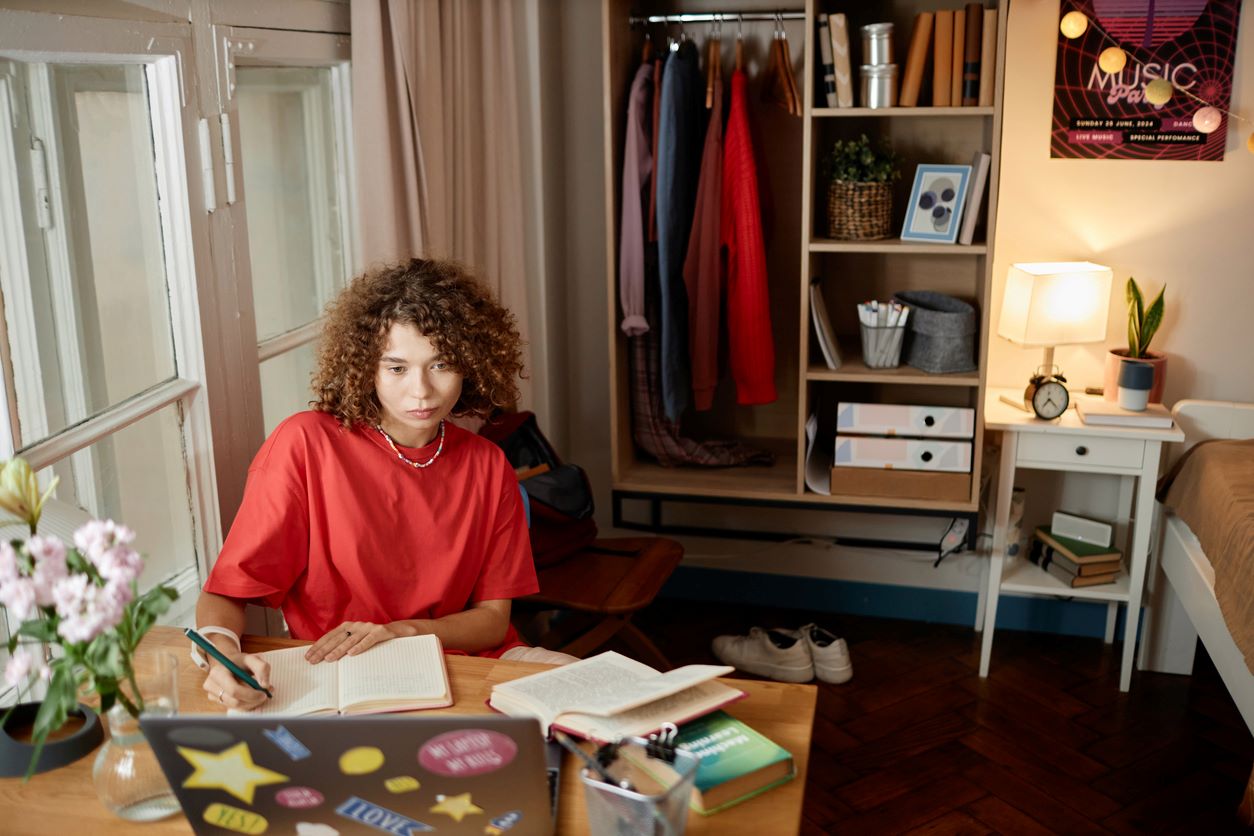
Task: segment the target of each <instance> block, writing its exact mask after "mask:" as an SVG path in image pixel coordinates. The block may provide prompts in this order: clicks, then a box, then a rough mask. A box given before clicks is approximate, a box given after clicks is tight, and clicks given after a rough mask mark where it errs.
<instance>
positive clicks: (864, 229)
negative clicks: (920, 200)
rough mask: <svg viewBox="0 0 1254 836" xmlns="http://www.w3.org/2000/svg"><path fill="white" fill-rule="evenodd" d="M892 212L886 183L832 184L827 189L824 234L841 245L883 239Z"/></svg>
mask: <svg viewBox="0 0 1254 836" xmlns="http://www.w3.org/2000/svg"><path fill="white" fill-rule="evenodd" d="M892 209H893V189H892V186H891V185H890V184H888V183H859V182H856V181H853V180H833V181H832V182H831V184H830V185H829V186H828V187H827V234H828V235H829V236H831V237H832V238H836V239H839V240H841V241H874V240H876V239H879V238H887V237H888V233H889V229H890V228H891V226H892Z"/></svg>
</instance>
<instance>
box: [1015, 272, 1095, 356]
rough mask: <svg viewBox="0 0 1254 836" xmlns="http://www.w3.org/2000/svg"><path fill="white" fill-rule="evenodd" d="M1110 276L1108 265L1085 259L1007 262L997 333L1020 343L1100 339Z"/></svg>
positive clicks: (1093, 341) (1045, 344)
mask: <svg viewBox="0 0 1254 836" xmlns="http://www.w3.org/2000/svg"><path fill="white" fill-rule="evenodd" d="M1111 278H1112V272H1111V269H1110V268H1109V267H1103V266H1102V265H1100V264H1093V263H1091V262H1088V261H1050V262H1040V263H1028V264H1012V265H1010V271H1009V273H1008V274H1007V276H1006V294H1005V296H1004V298H1003V299H1002V304H1001V319H1000V321H999V322H998V324H997V333H998V334H999V335H1001V336H1003V337H1005V338H1006V339H1008V340H1011V341H1012V342H1016V343H1019V344H1021V345H1036V346H1054V345H1065V344H1069V343H1095V342H1101V341H1103V340H1105V339H1106V314H1107V312H1108V311H1109V309H1110V282H1111Z"/></svg>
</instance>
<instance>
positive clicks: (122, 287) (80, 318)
mask: <svg viewBox="0 0 1254 836" xmlns="http://www.w3.org/2000/svg"><path fill="white" fill-rule="evenodd" d="M10 69H11V71H13V72H14V73H16V75H15V76H13V77H12V78H13V79H14V80H13V83H12V85H11V86H10V93H11V97H10V101H9V109H10V110H11V111H12V112H11V113H10V114H8V116H9V117H10V121H9V122H8V123H7V124H5V125H3V126H0V130H7V129H10V127H12V130H13V137H12V139H13V147H14V148H15V149H19V151H20V153H16V154H15V155H14V156H13V157H12V158H10V159H8V160H3V161H0V164H3V165H6V166H10V167H14V168H15V169H16V170H15V171H14V172H13V174H14V175H15V177H16V182H17V183H18V184H19V189H18V191H19V195H20V197H19V199H18V201H17V202H16V204H15V203H13V202H12V201H10V202H9V203H8V204H7V207H6V211H14V207H15V206H16V207H17V208H16V211H18V212H20V218H21V228H22V232H23V237H22V239H21V240H22V242H23V243H24V245H25V251H26V259H25V260H26V265H25V267H26V269H25V272H24V273H21V274H18V275H4V276H3V277H2V278H3V288H2V289H3V292H4V306H5V311H4V315H5V324H6V325H7V327H8V339H9V347H10V357H11V358H12V363H11V369H10V370H9V372H8V373H9V374H10V375H11V383H12V391H13V392H14V395H15V399H16V401H17V413H18V423H19V429H18V432H17V433H16V435H17V438H16V439H15V442H16V445H17V446H18V447H19V448H22V447H26V446H29V445H31V444H33V443H35V442H37V441H39V440H41V439H43V438H46V437H48V436H50V435H53V434H55V433H56V432H58V431H60V430H62V429H64V428H66V427H68V426H70V425H72V424H75V423H77V422H79V421H81V420H83V419H84V418H87V417H89V416H91V415H95V414H97V413H99V412H101V411H103V410H104V409H105V408H107V407H108V406H110V405H113V404H117V403H120V402H121V401H124V400H126V399H127V398H128V397H130V396H132V395H135V394H137V393H138V392H141V391H143V390H145V389H147V388H149V387H151V386H153V385H155V384H157V383H160V382H161V381H163V380H168V379H169V378H171V377H173V376H174V375H175V360H174V344H173V336H172V333H171V325H170V305H169V300H168V290H167V285H166V269H165V259H164V251H163V241H162V231H161V223H160V216H159V212H158V194H157V179H156V174H155V169H154V148H153V133H152V126H151V121H150V118H149V98H148V89H147V84H146V80H145V75H144V69H143V67H142V66H141V65H134V64H132V65H83V64H66V65H60V64H20V63H17V62H12V63H11V64H10Z"/></svg>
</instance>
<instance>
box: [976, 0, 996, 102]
mask: <svg viewBox="0 0 1254 836" xmlns="http://www.w3.org/2000/svg"><path fill="white" fill-rule="evenodd" d="M996 73H997V10H996V9H985V10H984V25H983V26H981V27H980V86H979V99H978V102H977V103H978V104H979V106H980V107H992V106H993V87H994V84H995V82H996V81H997V79H996Z"/></svg>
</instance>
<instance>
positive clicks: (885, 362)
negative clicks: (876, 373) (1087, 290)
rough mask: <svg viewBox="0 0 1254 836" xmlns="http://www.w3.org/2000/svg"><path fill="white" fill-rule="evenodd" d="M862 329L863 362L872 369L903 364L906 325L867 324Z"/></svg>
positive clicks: (888, 367) (860, 325)
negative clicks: (902, 346) (902, 352)
mask: <svg viewBox="0 0 1254 836" xmlns="http://www.w3.org/2000/svg"><path fill="white" fill-rule="evenodd" d="M859 327H860V328H861V329H862V362H863V363H865V364H866V365H867V368H871V369H892V368H896V367H897V366H900V365H901V343H902V340H903V339H904V338H905V335H906V326H904V325H866V324H863V323H859Z"/></svg>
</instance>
